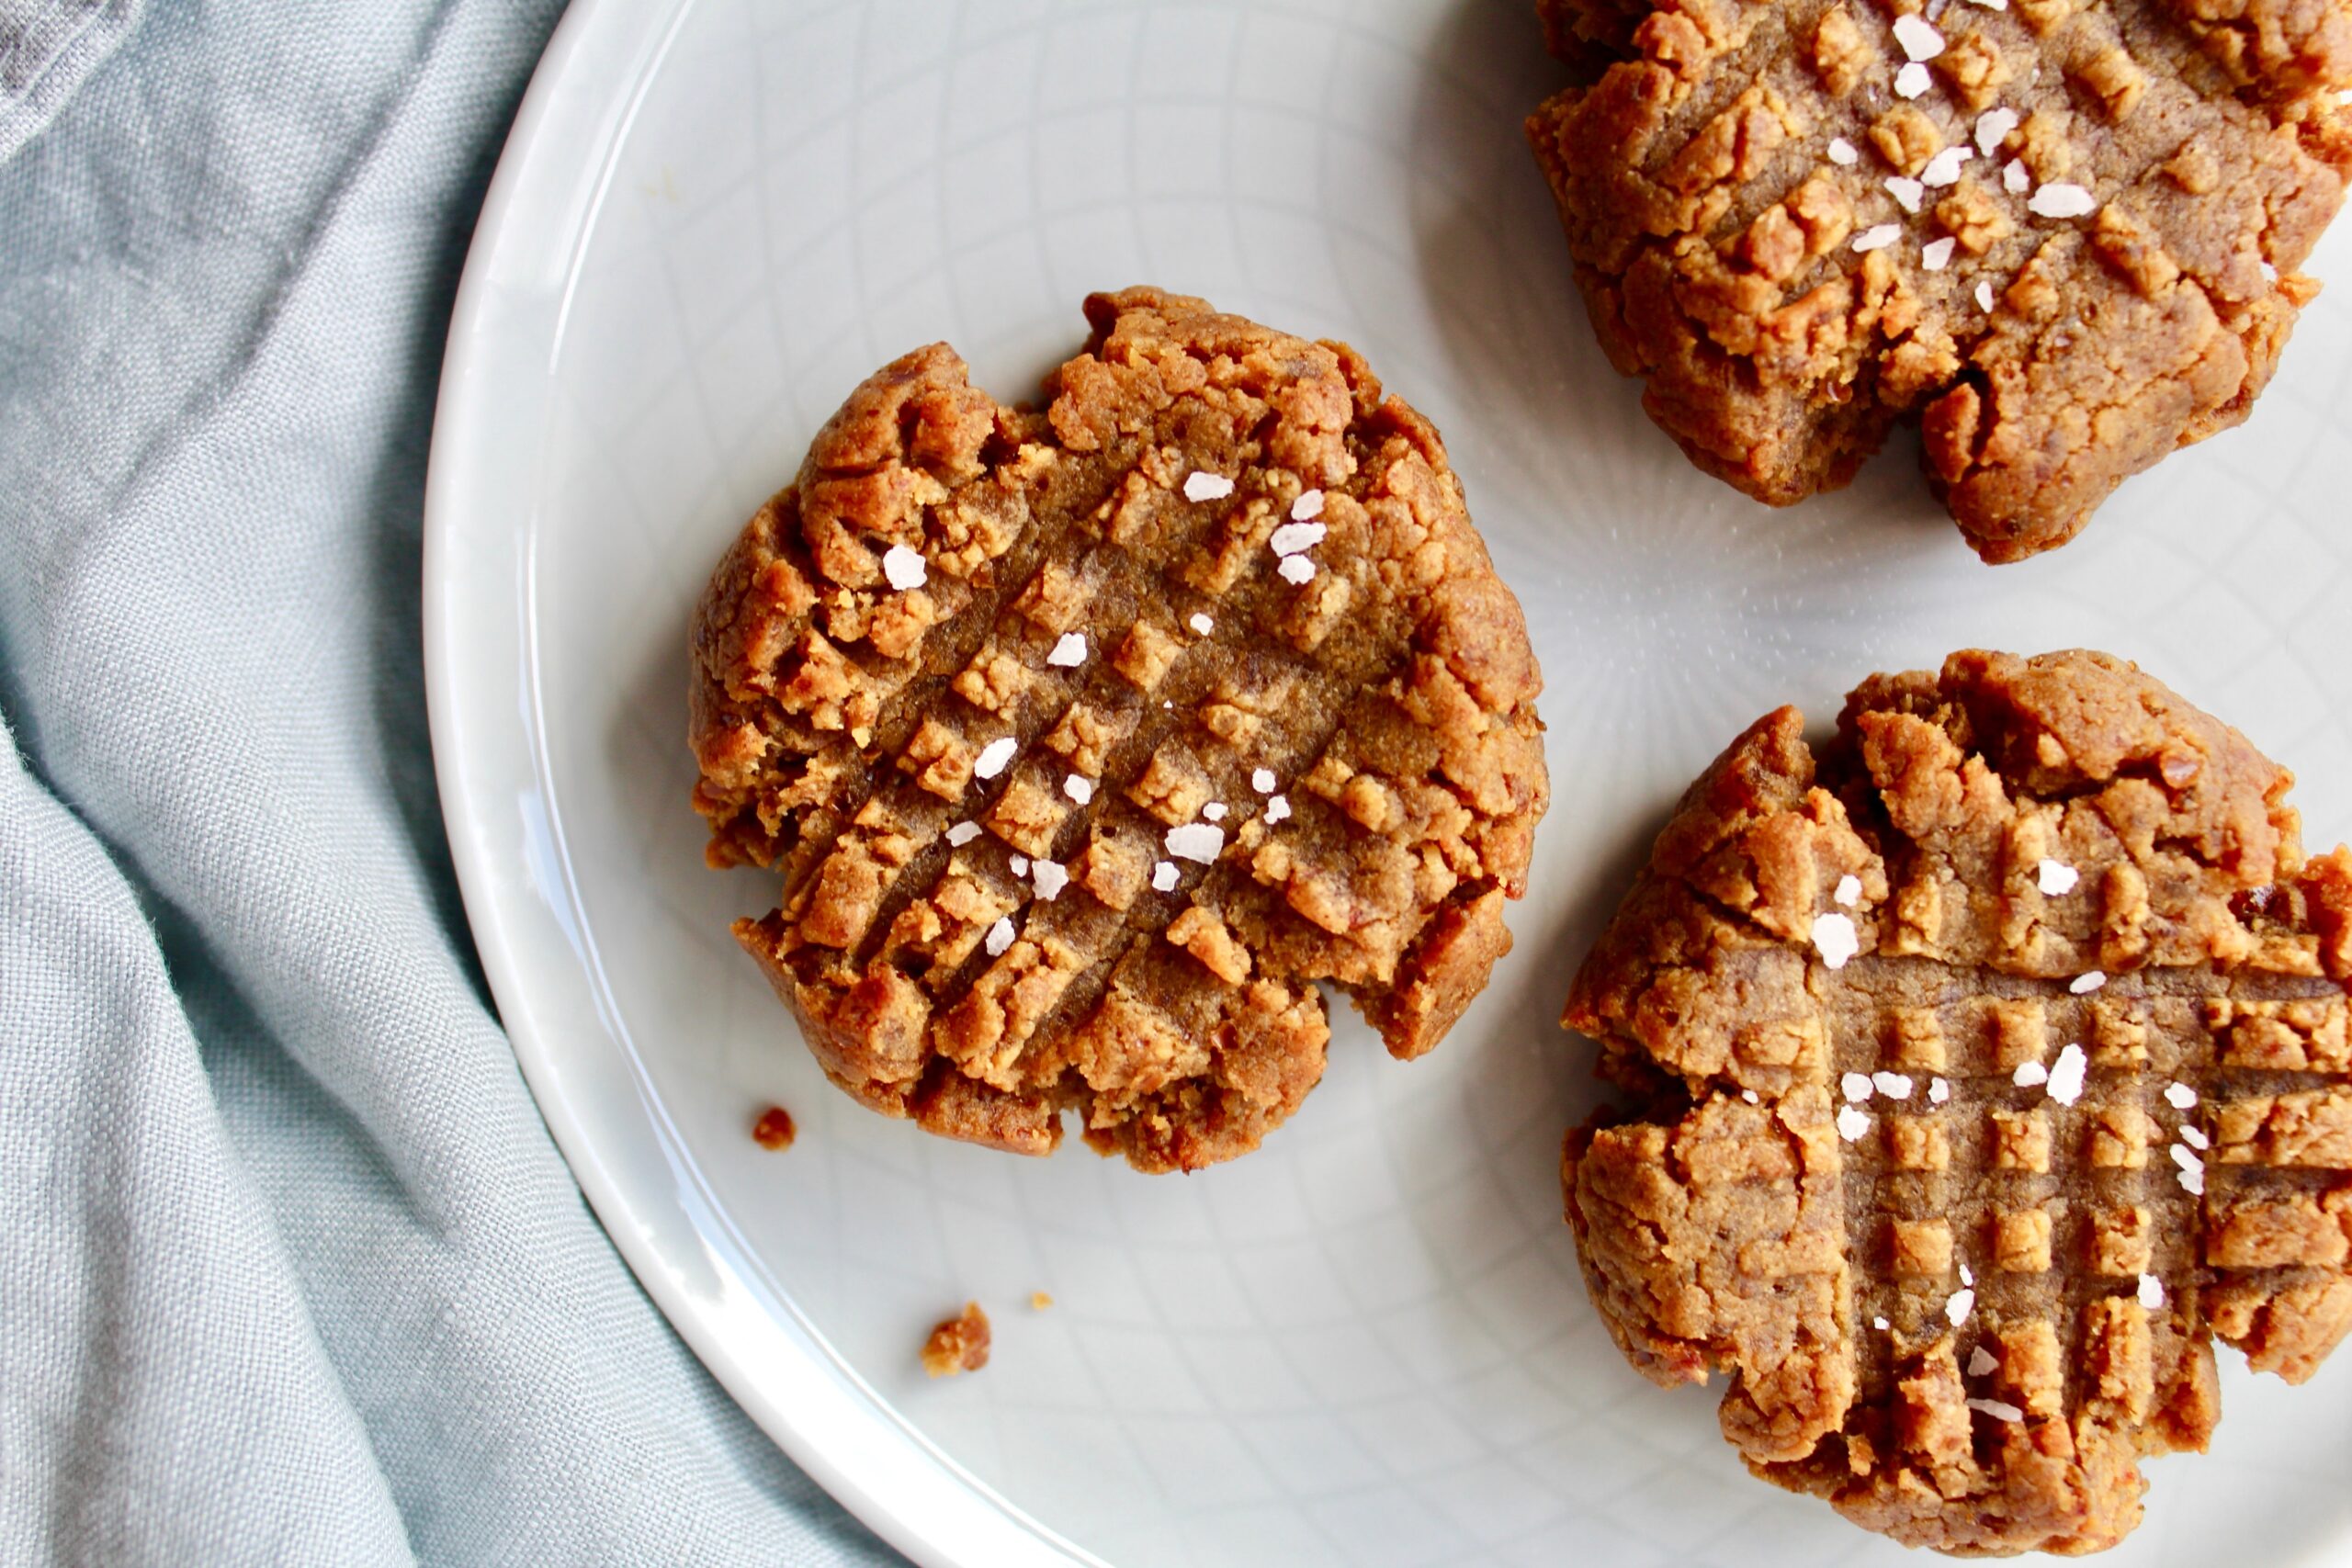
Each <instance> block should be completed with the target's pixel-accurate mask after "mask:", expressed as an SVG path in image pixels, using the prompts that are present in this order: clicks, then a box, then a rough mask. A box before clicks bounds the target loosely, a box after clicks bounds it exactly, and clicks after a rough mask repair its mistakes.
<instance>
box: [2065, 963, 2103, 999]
mask: <svg viewBox="0 0 2352 1568" xmlns="http://www.w3.org/2000/svg"><path fill="white" fill-rule="evenodd" d="M2106 984H2107V976H2106V974H2105V973H2104V972H2103V971H2101V970H2098V969H2094V970H2092V971H2090V972H2089V973H2088V974H2086V975H2077V976H2075V977H2074V978H2073V979H2072V980H2070V981H2068V982H2067V983H2066V988H2067V989H2068V990H2070V991H2072V992H2074V993H2075V995H2076V996H2078V997H2087V996H2089V995H2090V994H2091V993H2092V992H2093V991H2096V990H2098V988H2099V987H2101V986H2104V985H2106Z"/></svg>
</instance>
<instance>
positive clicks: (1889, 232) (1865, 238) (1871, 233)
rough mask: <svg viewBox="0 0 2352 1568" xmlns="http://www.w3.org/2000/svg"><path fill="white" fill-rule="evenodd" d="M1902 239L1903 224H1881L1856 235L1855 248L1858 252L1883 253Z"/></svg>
mask: <svg viewBox="0 0 2352 1568" xmlns="http://www.w3.org/2000/svg"><path fill="white" fill-rule="evenodd" d="M1901 238H1903V225H1902V224H1900V223H1880V224H1876V225H1874V226H1873V227H1871V228H1868V229H1865V230H1863V231H1861V232H1860V233H1859V234H1857V235H1855V236H1854V243H1853V248H1854V249H1855V250H1857V251H1883V250H1884V249H1886V247H1887V246H1889V245H1891V244H1893V243H1894V242H1895V241H1897V240H1899V239H1901Z"/></svg>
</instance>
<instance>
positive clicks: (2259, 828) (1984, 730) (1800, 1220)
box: [1562, 652, 2352, 1553]
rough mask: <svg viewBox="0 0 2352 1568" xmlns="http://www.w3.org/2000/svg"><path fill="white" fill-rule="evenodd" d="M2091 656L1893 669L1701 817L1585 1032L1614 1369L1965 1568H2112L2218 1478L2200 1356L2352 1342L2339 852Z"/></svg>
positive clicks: (1580, 1214) (2311, 1354)
mask: <svg viewBox="0 0 2352 1568" xmlns="http://www.w3.org/2000/svg"><path fill="white" fill-rule="evenodd" d="M2289 784H2290V775H2289V774H2288V773H2287V772H2286V770H2285V769H2283V768H2280V767H2278V765H2277V764H2275V763H2273V762H2271V761H2268V760H2267V759H2266V758H2265V757H2263V756H2262V755H2261V754H2260V753H2259V752H2257V751H2256V750H2255V749H2254V747H2253V746H2252V745H2251V744H2249V743H2248V742H2247V741H2246V739H2245V737H2243V736H2241V735H2239V734H2238V733H2237V732H2236V731H2235V730H2233V729H2232V728H2228V727H2227V726H2226V725H2223V724H2222V723H2221V722H2220V721H2219V720H2217V719H2214V718H2212V717H2211V716H2207V715H2205V714H2203V713H2200V712H2199V711H2198V710H2197V709H2195V708H2193V707H2191V706H2190V705H2188V703H2186V702H2184V701H2183V700H2182V699H2181V698H2179V697H2178V696H2177V695H2175V694H2173V693H2172V692H2170V691H2168V690H2167V689H2165V687H2164V686H2163V685H2161V684H2159V683H2158V682H2155V681H2154V680H2153V679H2151V678H2149V677H2148V676H2146V675H2144V674H2143V673H2141V672H2140V671H2138V670H2137V669H2136V668H2135V667H2133V666H2131V665H2130V664H2126V663H2124V662H2122V661H2121V660H2116V659H2112V658H2109V657H2108V656H2106V655H2103V654H2098V653H2087V652H2072V653H2057V654H2050V655H2045V656H2042V657H2040V658H2035V659H2019V658H2014V657H2011V656H2009V655H2006V654H1996V653H1985V652H1968V653H1960V654H1955V655H1953V656H1952V658H1951V660H1948V661H1947V662H1946V663H1945V665H1944V667H1943V669H1942V671H1940V672H1927V671H1915V672H1913V673H1909V674H1902V675H1873V676H1871V678H1870V679H1869V680H1867V681H1865V682H1862V684H1861V685H1860V686H1859V687H1858V688H1856V690H1855V691H1854V692H1853V694H1851V695H1850V696H1849V698H1848V700H1847V703H1846V707H1845V711H1844V713H1843V714H1842V715H1840V716H1839V718H1838V730H1837V736H1836V739H1835V740H1834V741H1832V742H1830V743H1829V744H1828V745H1827V746H1826V749H1825V750H1823V751H1822V753H1821V754H1820V756H1819V757H1818V758H1816V757H1815V754H1814V752H1813V751H1812V750H1811V749H1810V748H1809V747H1808V746H1807V744H1806V742H1805V740H1804V734H1803V720H1802V716H1800V715H1799V714H1798V713H1797V712H1796V711H1795V710H1794V709H1792V708H1782V709H1781V710H1779V711H1777V712H1775V713H1771V714H1768V715H1766V716H1764V717H1763V718H1761V719H1759V720H1758V721H1757V723H1756V724H1755V725H1754V726H1752V727H1751V728H1749V729H1748V730H1747V733H1746V734H1744V735H1742V736H1741V737H1740V738H1739V739H1737V740H1736V741H1735V742H1733V744H1732V746H1731V748H1730V749H1729V750H1726V751H1725V752H1724V754H1723V756H1722V757H1720V758H1719V759H1717V761H1715V762H1714V764H1713V766H1712V767H1710V768H1709V769H1708V770H1707V772H1706V773H1705V774H1704V775H1702V777H1701V778H1700V779H1699V781H1698V782H1697V783H1696V784H1693V785H1692V786H1691V790H1690V792H1689V793H1688V794H1687V795H1684V796H1683V798H1682V801H1681V803H1680V805H1679V807H1677V809H1676V811H1675V813H1674V816H1673V818H1672V819H1671V820H1670V821H1669V822H1668V825H1667V827H1666V829H1664V830H1663V831H1662V832H1661V833H1660V834H1659V835H1658V838H1657V845H1656V848H1655V850H1654V852H1653V854H1652V857H1651V860H1650V863H1649V865H1648V867H1647V868H1646V869H1645V871H1643V872H1642V874H1640V876H1639V878H1638V879H1637V880H1636V881H1635V883H1634V886H1633V888H1632V890H1631V892H1630V893H1629V894H1628V895H1627V897H1626V898H1625V901H1624V903H1623V907H1622V908H1620V909H1619V911H1618V913H1617V915H1616V917H1615V918H1614V919H1613V920H1612V921H1611V924H1610V925H1609V927H1608V928H1607V930H1606V931H1604V933H1603V934H1602V936H1601V938H1600V942H1599V943H1598V944H1597V946H1596V947H1595V948H1594V950H1593V952H1592V953H1591V955H1590V957H1589V958H1588V959H1587V961H1586V962H1585V964H1584V965H1583V968H1582V969H1581V971H1580V972H1579V973H1578V975H1577V977H1576V980H1575V983H1574V987H1573V990H1572V992H1571V995H1570V998H1569V1001H1568V1005H1567V1010H1566V1020H1565V1021H1566V1024H1567V1025H1568V1026H1569V1027H1570V1028H1573V1029H1576V1030H1579V1031H1582V1032H1585V1033H1587V1034H1589V1035H1591V1036H1592V1037H1594V1038H1595V1039H1597V1040H1598V1041H1600V1045H1601V1053H1602V1056H1601V1061H1602V1067H1603V1071H1604V1072H1605V1073H1606V1074H1607V1075H1608V1076H1609V1077H1612V1078H1613V1079H1615V1080H1616V1081H1617V1082H1618V1083H1620V1084H1621V1085H1623V1086H1624V1087H1626V1088H1628V1089H1631V1090H1632V1091H1633V1092H1634V1097H1635V1100H1636V1101H1637V1106H1638V1108H1637V1109H1636V1110H1634V1111H1632V1112H1630V1113H1624V1112H1620V1113H1615V1114H1613V1115H1612V1114H1610V1113H1604V1114H1603V1115H1602V1116H1601V1117H1600V1118H1597V1119H1596V1121H1595V1122H1593V1123H1592V1124H1590V1125H1588V1126H1587V1127H1585V1128H1582V1129H1580V1130H1578V1131H1577V1132H1574V1133H1572V1134H1569V1136H1568V1139H1567V1143H1566V1151H1565V1155H1564V1158H1563V1162H1562V1175H1563V1179H1564V1182H1565V1186H1566V1200H1567V1215H1568V1220H1569V1222H1570V1224H1572V1225H1573V1226H1574V1228H1575V1232H1576V1237H1577V1248H1578V1253H1579V1256H1580V1258H1581V1259H1582V1263H1583V1268H1584V1272H1585V1277H1586V1280H1587V1282H1588V1284H1589V1287H1590V1289H1591V1293H1592V1299H1593V1301H1594V1303H1595V1304H1596V1305H1598V1306H1599V1308H1600V1312H1601V1314H1602V1316H1603V1317H1604V1318H1605V1319H1606V1320H1607V1321H1608V1324H1609V1327H1610V1332H1611V1335H1612V1336H1614V1337H1615V1338H1616V1340H1617V1343H1618V1345H1619V1346H1620V1347H1621V1348H1623V1350H1624V1352H1625V1354H1626V1356H1627V1357H1628V1358H1629V1359H1631V1360H1632V1361H1633V1363H1634V1366H1635V1367H1637V1368H1638V1369H1640V1370H1641V1371H1643V1372H1644V1373H1645V1374H1646V1375H1647V1376H1649V1377H1650V1378H1651V1379H1652V1380H1654V1381H1656V1382H1659V1383H1661V1384H1665V1385H1668V1386H1672V1385H1675V1384H1679V1383H1683V1382H1704V1381H1705V1380H1706V1378H1707V1377H1708V1375H1709V1373H1710V1372H1711V1371H1723V1372H1725V1373H1727V1374H1728V1375H1729V1386H1728V1388H1727V1389H1726V1391H1725V1393H1724V1398H1723V1404H1722V1408H1721V1412H1720V1416H1721V1421H1722V1425H1723V1429H1724V1436H1725V1437H1726V1438H1729V1439H1730V1441H1731V1442H1732V1443H1733V1444H1734V1446H1736V1448H1737V1449H1738V1450H1739V1452H1740V1454H1741V1455H1742V1457H1743V1458H1744V1459H1745V1460H1746V1461H1747V1465H1748V1467H1749V1468H1750V1469H1751V1470H1753V1471H1754V1472H1756V1473H1757V1474H1758V1475H1760V1476H1762V1477H1764V1478H1765V1479H1767V1480H1769V1481H1771V1482H1774V1483H1778V1484H1780V1485H1781V1486H1784V1487H1787V1488H1789V1489H1791V1490H1792V1491H1798V1492H1805V1493H1811V1494H1814V1495H1817V1496H1821V1497H1824V1498H1826V1499H1827V1500H1828V1501H1829V1502H1830V1503H1831V1504H1833V1505H1834V1506H1836V1507H1837V1508H1838V1511H1839V1512H1841V1513H1843V1514H1844V1515H1845V1516H1846V1517H1849V1519H1852V1520H1853V1521H1854V1522H1856V1523H1858V1524H1860V1525H1862V1526H1864V1527H1865V1528H1868V1529H1873V1530H1879V1531H1883V1532H1884V1533H1885V1534H1887V1535H1890V1536H1893V1537H1894V1538H1895V1539H1896V1540H1901V1541H1904V1542H1905V1543H1906V1544H1910V1545H1915V1546H1931V1547H1935V1548H1938V1549H1940V1550H1942V1551H1953V1552H1963V1553H2010V1552H2018V1551H2029V1550H2034V1549H2040V1550H2043V1551H2064V1552H2077V1551H2097V1550H2098V1549H2100V1548H2103V1547H2107V1546H2110V1545H2112V1544H2114V1543H2115V1542H2116V1541H2117V1540H2120V1539H2121V1538H2122V1537H2123V1535H2124V1534H2125V1533H2126V1532H2128V1531H2129V1530H2130V1529H2131V1528H2132V1527H2133V1525H2135V1524H2136V1523H2137V1522H2138V1520H2139V1517H2140V1503H2139V1499H2140V1495H2141V1493H2142V1491H2143V1481H2142V1479H2141V1475H2140V1472H2139V1469H2138V1461H2140V1459H2141V1458H2142V1456H2143V1455H2149V1454H2157V1453H2163V1452H2165V1451H2167V1450H2179V1449H2198V1450H2201V1449H2202V1448H2203V1447H2204V1446H2205V1442H2206V1439H2207V1438H2208V1436H2209V1435H2210V1434H2211V1431H2212V1429H2213V1426H2214V1422H2215V1420H2216V1419H2217V1418H2218V1416H2219V1415H2220V1408H2219V1404H2218V1399H2217V1394H2216V1387H2215V1379H2214V1364H2213V1354H2212V1348H2211V1341H2212V1340H2213V1339H2214V1338H2217V1337H2218V1338H2220V1339H2222V1340H2224V1341H2226V1342H2228V1343H2230V1344H2232V1345H2234V1346H2237V1347H2238V1348H2241V1349H2242V1350H2244V1351H2245V1355H2246V1358H2247V1359H2248V1360H2249V1361H2250V1362H2251V1363H2252V1364H2253V1365H2254V1366H2255V1367H2256V1368H2257V1369H2259V1370H2262V1371H2273V1372H2277V1373H2278V1374H2280V1375H2281V1376H2283V1377H2285V1378H2287V1379H2289V1380H2290V1381H2291V1382H2300V1381H2301V1380H2302V1379H2304V1378H2306V1377H2308V1376H2310V1375H2311V1373H2312V1371H2314V1370H2315V1369H2316V1368H2317V1367H2318V1366H2319V1364H2320V1361H2321V1359H2322V1358H2324V1356H2326V1354H2327V1353H2328V1351H2329V1350H2330V1349H2331V1348H2334V1346H2335V1344H2336V1342H2337V1341H2338V1340H2339V1339H2341V1338H2342V1337H2343V1336H2344V1334H2345V1331H2346V1326H2347V1325H2352V1277H2347V1269H2346V1258H2347V1236H2352V1044H2347V1041H2346V1008H2345V989H2346V979H2347V976H2352V934H2347V933H2352V854H2347V852H2346V851H2345V850H2343V849H2341V848H2339V849H2337V850H2335V851H2334V852H2331V853H2328V854H2326V855H2323V856H2319V857H2317V858H2315V859H2306V858H2304V856H2303V853H2302V851H2301V847H2300V843H2299V837H2298V826H2297V819H2296V815H2295V812H2294V811H2293V809H2292V808H2291V807H2289V806H2288V805H2287V803H2286V797H2287V792H2288V787H2289Z"/></svg>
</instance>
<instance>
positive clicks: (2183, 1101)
mask: <svg viewBox="0 0 2352 1568" xmlns="http://www.w3.org/2000/svg"><path fill="white" fill-rule="evenodd" d="M2165 1102H2166V1103H2167V1104H2169V1105H2170V1106H2171V1107H2172V1108H2173V1109H2174V1110H2175V1111H2188V1110H2190V1109H2192V1108H2193V1107H2194V1106H2195V1105H2196V1104H2197V1091H2196V1090H2195V1089H2191V1088H2189V1087H2188V1085H2187V1084H2185V1083H2170V1084H2166V1085H2165Z"/></svg>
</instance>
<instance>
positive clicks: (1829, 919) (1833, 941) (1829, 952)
mask: <svg viewBox="0 0 2352 1568" xmlns="http://www.w3.org/2000/svg"><path fill="white" fill-rule="evenodd" d="M1813 945H1814V947H1815V950H1816V951H1817V952H1819V953H1820V954H1821V961H1822V963H1824V964H1827V965H1828V966H1829V967H1830V968H1832V969H1843V968H1844V967H1846V964H1847V961H1848V960H1849V959H1850V958H1852V957H1853V956H1854V954H1856V953H1860V951H1861V950H1862V942H1861V939H1860V937H1859V936H1857V935H1855V934H1854V921H1853V918H1852V917H1851V916H1849V915H1836V914H1831V915H1815V917H1814V918H1813Z"/></svg>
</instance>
